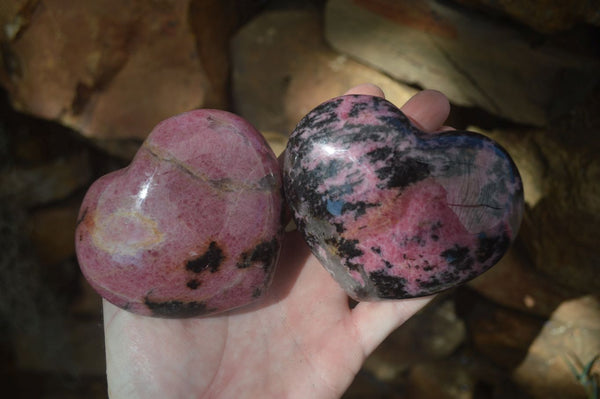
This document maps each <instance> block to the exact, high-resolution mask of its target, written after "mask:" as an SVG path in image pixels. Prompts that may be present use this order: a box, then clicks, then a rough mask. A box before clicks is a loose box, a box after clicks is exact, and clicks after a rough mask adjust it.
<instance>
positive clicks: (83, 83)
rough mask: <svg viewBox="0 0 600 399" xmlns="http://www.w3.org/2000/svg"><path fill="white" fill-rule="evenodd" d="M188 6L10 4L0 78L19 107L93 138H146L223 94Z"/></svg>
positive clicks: (114, 0)
mask: <svg viewBox="0 0 600 399" xmlns="http://www.w3.org/2000/svg"><path fill="white" fill-rule="evenodd" d="M189 3H190V1H187V0H186V1H177V0H161V1H157V2H147V1H143V0H135V1H130V2H122V1H118V0H102V1H77V2H71V1H65V0H48V1H43V2H42V1H39V2H28V3H26V5H24V6H23V7H21V8H19V9H18V10H14V9H7V10H6V13H7V14H8V13H12V14H13V15H11V16H5V17H4V18H5V19H7V20H9V21H13V22H12V25H11V26H13V27H14V28H13V30H14V32H13V33H12V34H11V35H10V36H8V37H7V36H5V37H4V41H3V58H4V65H5V66H6V67H5V69H4V70H3V71H2V73H1V74H0V82H1V84H2V85H3V86H4V87H5V88H6V89H7V91H8V92H9V94H10V97H11V100H12V103H13V105H14V106H15V107H16V108H17V109H19V110H22V111H25V112H28V113H30V114H33V115H35V116H38V117H42V118H46V119H51V120H59V121H61V122H62V123H64V124H66V125H68V126H71V127H73V128H75V129H76V130H78V131H80V132H82V133H83V134H84V135H86V136H89V137H95V138H100V139H111V138H140V139H143V138H144V137H145V136H146V135H147V133H148V132H149V131H150V129H151V128H152V127H153V126H154V125H155V124H156V123H158V122H159V121H160V120H161V119H165V118H167V117H169V116H171V115H174V114H177V113H180V112H183V111H187V110H189V109H192V108H196V107H199V106H203V105H205V104H207V103H210V102H211V101H213V102H215V101H217V100H214V99H213V98H214V97H215V96H216V97H220V98H223V97H225V95H224V94H223V93H217V92H216V90H214V87H213V86H214V84H213V83H212V82H211V81H210V80H209V79H208V78H207V76H206V73H205V72H204V68H203V65H202V64H203V62H210V61H211V60H201V59H200V57H199V55H198V52H197V47H196V41H195V38H194V35H193V32H192V30H191V28H190V21H189V20H188V17H189V15H188V9H189ZM116 10H118V12H117V11H116ZM15 11H16V14H14V13H15ZM214 28H215V29H218V28H219V27H218V25H217V26H215V27H214ZM217 86H223V85H222V84H220V85H217ZM221 89H222V88H221Z"/></svg>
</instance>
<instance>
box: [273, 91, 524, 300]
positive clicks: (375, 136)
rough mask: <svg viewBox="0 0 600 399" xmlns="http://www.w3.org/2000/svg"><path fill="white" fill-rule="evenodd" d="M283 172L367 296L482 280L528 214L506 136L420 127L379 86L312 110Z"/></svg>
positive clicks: (333, 261)
mask: <svg viewBox="0 0 600 399" xmlns="http://www.w3.org/2000/svg"><path fill="white" fill-rule="evenodd" d="M283 171H284V174H283V181H284V188H285V195H286V199H287V202H288V205H289V207H290V208H291V209H292V211H293V216H294V219H295V221H296V224H297V226H298V229H299V230H300V231H301V232H302V234H303V235H304V238H305V239H306V242H307V243H308V245H309V246H310V248H311V249H312V251H313V253H314V254H315V256H316V257H317V258H318V259H319V260H320V261H321V263H322V264H323V266H324V267H325V268H326V269H327V270H328V271H329V272H330V273H331V275H332V276H333V278H334V279H335V280H336V281H337V282H338V283H339V284H340V285H341V286H342V287H343V288H344V290H345V291H346V292H347V293H348V295H350V296H351V297H353V298H355V299H357V300H378V299H402V298H411V297H419V296H424V295H429V294H433V293H435V292H439V291H442V290H445V289H447V288H450V287H453V286H456V285H458V284H461V283H464V282H466V281H468V280H471V279H473V278H474V277H476V276H478V275H480V274H481V273H483V272H485V271H486V270H487V269H489V268H490V267H492V266H493V265H494V264H495V263H497V262H498V261H499V260H500V258H501V257H502V256H503V255H504V253H505V252H506V250H507V249H508V247H509V245H510V243H511V242H512V241H513V240H514V238H515V235H516V233H517V230H518V228H519V225H520V222H521V217H522V213H523V188H522V184H521V179H520V176H519V173H518V170H517V168H516V167H515V164H514V163H513V161H512V160H511V158H510V156H509V155H508V154H507V152H506V151H505V150H504V149H502V148H501V147H500V146H499V145H498V144H497V143H495V142H493V141H492V140H490V139H488V138H486V137H485V136H482V135H479V134H475V133H471V132H466V131H453V132H446V133H439V134H428V133H426V132H423V131H420V130H419V129H417V128H416V127H415V126H414V125H412V124H411V123H410V121H409V120H408V118H407V117H406V116H405V115H404V114H403V113H402V112H401V111H400V110H399V109H398V108H396V107H395V106H394V105H393V104H391V103H390V102H388V101H386V100H384V99H382V98H379V97H372V96H365V95H346V96H342V97H338V98H334V99H332V100H330V101H327V102H325V103H323V104H321V105H320V106H318V107H317V108H315V109H314V110H312V111H311V112H310V113H309V114H308V115H306V116H305V117H304V118H303V119H302V120H301V121H300V123H299V124H298V126H297V127H296V129H295V130H294V132H293V133H292V135H291V136H290V139H289V142H288V145H287V148H286V151H285V158H284V169H283Z"/></svg>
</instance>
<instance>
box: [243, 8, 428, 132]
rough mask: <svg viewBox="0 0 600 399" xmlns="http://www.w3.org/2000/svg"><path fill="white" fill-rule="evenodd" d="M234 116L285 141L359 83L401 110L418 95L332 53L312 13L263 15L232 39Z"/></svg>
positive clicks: (316, 15) (281, 12)
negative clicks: (325, 103)
mask: <svg viewBox="0 0 600 399" xmlns="http://www.w3.org/2000/svg"><path fill="white" fill-rule="evenodd" d="M231 55H232V62H233V78H232V89H233V102H234V110H235V111H236V112H237V113H238V114H240V115H241V116H243V117H244V118H246V119H248V120H249V121H250V122H251V123H252V124H253V125H255V126H256V127H257V128H258V129H259V130H260V131H263V132H273V133H279V134H283V135H288V134H289V133H290V132H291V131H292V130H293V129H294V127H295V126H296V124H297V123H298V122H299V121H300V119H301V118H302V117H303V116H304V115H305V114H306V113H308V112H309V111H310V110H311V109H312V108H314V107H316V106H317V105H319V104H320V103H321V102H323V101H326V100H328V99H329V98H331V97H335V96H338V95H341V94H343V93H344V92H345V91H346V90H348V89H349V88H351V87H352V86H355V85H358V84H361V83H366V82H370V83H374V84H377V85H379V86H380V87H381V88H382V89H383V90H384V92H385V93H386V96H387V98H388V99H389V100H390V101H392V102H394V103H396V104H398V105H402V104H403V103H404V102H405V101H406V100H408V98H410V97H411V96H412V95H413V94H414V93H416V90H415V89H413V88H410V87H408V86H405V85H402V84H399V83H397V82H395V81H394V80H392V79H390V78H389V77H387V76H385V75H384V74H382V73H380V72H377V71H375V70H373V69H371V68H369V67H367V66H365V65H362V64H360V63H358V62H356V61H354V60H352V59H350V58H348V57H346V56H344V55H341V54H339V53H336V52H334V51H332V50H331V49H330V48H329V47H328V46H327V45H326V44H325V42H324V40H323V34H322V26H321V18H320V16H319V15H318V14H317V13H316V12H311V11H271V12H265V13H263V14H261V15H260V16H258V17H257V18H255V19H254V20H252V21H251V22H250V23H248V24H247V25H245V26H244V27H243V28H242V29H241V30H240V31H239V32H238V33H237V35H236V36H235V37H234V38H233V40H232V46H231Z"/></svg>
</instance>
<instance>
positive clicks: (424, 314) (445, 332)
mask: <svg viewBox="0 0 600 399" xmlns="http://www.w3.org/2000/svg"><path fill="white" fill-rule="evenodd" d="M465 339H466V327H465V323H464V322H463V320H461V319H460V318H458V317H457V315H456V312H455V309H454V298H453V297H452V296H443V297H442V296H440V297H438V298H437V299H436V300H435V301H433V302H431V303H430V304H428V305H427V307H425V308H424V309H423V310H422V311H421V312H419V313H417V314H416V315H415V316H413V317H412V318H410V319H409V320H408V321H407V322H406V323H404V324H403V325H402V326H400V327H399V328H397V329H396V330H395V331H394V332H393V333H392V334H390V336H389V337H387V339H386V340H385V341H384V342H382V344H381V345H380V346H379V347H378V348H377V349H376V350H375V351H374V352H373V353H372V354H371V355H370V356H369V357H368V358H367V360H366V361H365V364H364V366H363V367H364V369H365V370H366V371H368V372H369V373H370V374H372V375H373V376H375V377H377V379H378V380H379V381H384V382H394V381H397V380H398V379H401V378H402V376H403V375H404V374H405V373H406V371H407V370H408V369H409V368H411V367H412V366H414V365H415V364H417V363H420V362H429V361H431V362H435V361H436V360H440V359H445V358H447V357H448V356H450V355H451V354H452V353H454V352H455V351H456V349H457V348H458V347H459V346H460V345H462V344H463V343H464V341H465Z"/></svg>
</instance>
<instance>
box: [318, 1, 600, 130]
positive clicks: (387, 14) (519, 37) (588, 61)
mask: <svg viewBox="0 0 600 399" xmlns="http://www.w3.org/2000/svg"><path fill="white" fill-rule="evenodd" d="M467 11H468V10H465V9H463V8H460V9H459V8H457V7H455V6H453V5H452V4H451V3H449V2H438V1H435V0H427V1H423V2H417V1H411V0H402V1H396V0H361V1H351V0H330V1H329V2H328V3H327V7H326V12H325V35H326V38H327V40H328V41H329V42H330V43H331V44H332V46H333V47H334V48H335V49H337V50H338V51H340V52H344V53H346V54H348V55H350V56H351V57H354V58H356V59H358V60H361V61H363V62H365V63H367V64H369V65H373V66H375V67H377V68H380V69H381V70H383V71H385V72H386V73H388V74H389V75H391V76H393V77H395V78H397V79H399V80H401V81H404V82H409V83H413V84H418V85H420V86H422V87H424V88H432V89H438V90H441V91H442V92H444V93H445V94H446V95H447V96H448V97H449V98H450V100H451V101H453V102H454V103H456V104H459V105H467V106H479V107H482V108H484V109H485V110H487V111H489V112H491V113H493V114H496V115H500V116H502V117H505V118H508V119H511V120H514V121H517V122H524V123H528V124H533V125H545V124H547V122H548V120H549V118H550V117H552V116H555V115H557V114H558V113H560V112H564V111H565V110H568V109H569V108H570V107H571V106H572V105H573V104H575V103H576V102H578V101H579V100H581V99H582V98H583V97H584V96H585V95H586V94H587V93H589V92H590V90H591V89H592V88H593V86H594V84H595V83H597V82H598V81H599V80H600V75H598V73H597V72H596V71H597V70H598V69H599V68H600V61H599V60H598V59H597V58H594V57H593V56H591V54H594V52H595V50H594V48H595V47H594V46H593V45H590V46H589V47H590V48H589V49H588V50H586V51H584V52H583V53H582V54H575V53H574V52H572V51H571V50H570V48H569V51H566V50H564V49H562V50H561V49H559V48H556V47H553V46H552V45H550V44H547V43H542V44H539V45H535V46H534V45H532V43H530V40H531V39H530V38H528V37H526V36H524V34H523V33H522V32H521V31H519V30H517V29H514V28H513V27H512V26H509V25H508V24H501V23H500V22H498V21H497V20H494V19H491V18H490V19H488V18H485V17H484V16H482V15H481V14H472V13H469V12H467ZM575 44H577V43H575ZM566 76H569V77H572V80H569V82H570V83H569V84H565V83H566ZM569 79H571V78H569Z"/></svg>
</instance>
